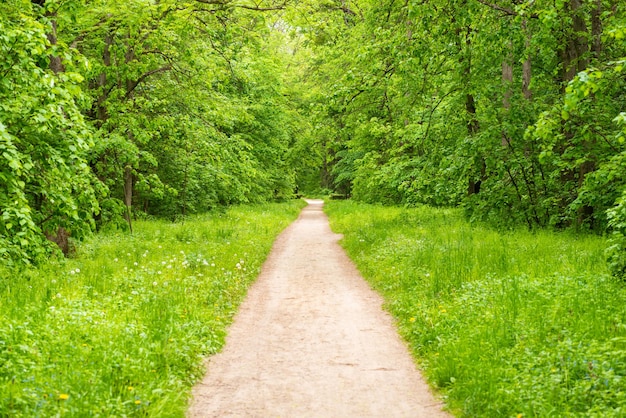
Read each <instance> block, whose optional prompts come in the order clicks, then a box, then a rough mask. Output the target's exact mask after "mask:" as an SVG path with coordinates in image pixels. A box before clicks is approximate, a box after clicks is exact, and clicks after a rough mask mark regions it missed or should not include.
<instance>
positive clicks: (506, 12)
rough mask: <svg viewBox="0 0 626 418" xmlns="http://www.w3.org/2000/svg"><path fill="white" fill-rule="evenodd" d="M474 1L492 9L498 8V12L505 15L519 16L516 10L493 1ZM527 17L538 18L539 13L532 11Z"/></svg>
mask: <svg viewBox="0 0 626 418" xmlns="http://www.w3.org/2000/svg"><path fill="white" fill-rule="evenodd" d="M476 1H477V2H479V3H480V4H484V5H485V6H488V7H491V8H492V9H493V10H498V11H500V12H503V13H504V14H505V15H507V16H519V13H518V12H516V11H515V10H512V9H509V8H506V7H503V6H499V5H497V4H495V3H489V2H488V1H487V0H476ZM529 17H530V18H531V19H538V18H539V15H538V14H537V13H533V14H531V15H529Z"/></svg>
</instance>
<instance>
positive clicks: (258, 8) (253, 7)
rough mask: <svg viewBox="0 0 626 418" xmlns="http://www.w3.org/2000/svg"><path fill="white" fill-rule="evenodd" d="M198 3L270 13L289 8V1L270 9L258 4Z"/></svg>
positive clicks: (212, 0)
mask: <svg viewBox="0 0 626 418" xmlns="http://www.w3.org/2000/svg"><path fill="white" fill-rule="evenodd" d="M196 1H197V2H198V3H202V4H212V5H216V6H224V7H227V6H231V7H237V8H239V9H246V10H254V11H257V12H269V11H272V10H283V9H284V8H285V7H286V6H287V0H284V1H283V2H282V3H281V4H277V5H275V6H269V7H261V6H260V5H258V4H255V5H247V4H233V2H232V0H196Z"/></svg>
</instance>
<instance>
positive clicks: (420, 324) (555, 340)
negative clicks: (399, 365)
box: [326, 202, 626, 417]
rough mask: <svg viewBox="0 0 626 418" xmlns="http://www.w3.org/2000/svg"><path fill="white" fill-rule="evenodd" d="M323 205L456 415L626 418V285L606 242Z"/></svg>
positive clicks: (426, 211)
mask: <svg viewBox="0 0 626 418" xmlns="http://www.w3.org/2000/svg"><path fill="white" fill-rule="evenodd" d="M326 209H327V212H328V214H329V215H330V218H331V224H332V227H333V229H334V230H335V231H336V232H340V233H343V234H345V238H344V239H343V241H342V243H343V245H344V247H345V248H346V249H347V250H348V252H349V254H350V256H351V257H352V258H353V259H354V260H355V262H356V263H357V265H358V267H359V269H360V270H361V272H362V273H363V275H364V276H365V277H366V278H367V279H368V280H369V281H370V283H371V284H372V286H373V287H374V288H375V289H376V290H378V291H379V292H380V293H381V294H382V295H383V296H384V298H385V300H386V301H387V302H386V304H387V308H388V309H389V310H390V311H391V312H392V314H393V315H394V316H395V317H396V318H397V320H398V325H399V328H400V331H401V333H402V334H403V336H404V337H405V338H406V339H407V340H408V342H409V344H410V347H411V348H412V350H413V352H414V354H415V355H416V357H417V358H418V361H419V363H420V365H421V366H422V367H423V369H424V371H425V374H426V376H427V377H428V379H429V380H430V382H431V383H432V384H434V385H435V386H436V387H438V388H440V390H441V391H442V393H443V394H444V396H446V398H447V401H448V402H449V404H450V406H451V407H452V408H453V410H455V411H458V412H459V414H460V415H462V416H484V417H515V416H518V414H523V416H524V417H533V416H535V417H547V416H598V417H600V416H602V417H607V416H616V417H617V416H624V415H626V380H625V377H626V289H624V287H623V284H620V283H618V282H617V281H616V280H614V279H611V278H610V277H609V276H608V272H607V267H606V263H605V261H604V249H605V247H606V242H605V241H604V240H603V239H601V238H598V237H593V236H576V235H572V234H569V233H552V232H546V231H539V232H528V231H510V232H497V231H494V230H492V229H488V228H484V227H481V226H472V225H470V224H468V223H467V222H466V221H465V220H464V219H463V217H462V215H461V214H460V212H459V211H457V210H442V209H432V208H429V207H418V208H414V209H403V208H389V207H379V206H371V205H365V204H357V203H353V202H330V203H329V204H328V205H327V208H326Z"/></svg>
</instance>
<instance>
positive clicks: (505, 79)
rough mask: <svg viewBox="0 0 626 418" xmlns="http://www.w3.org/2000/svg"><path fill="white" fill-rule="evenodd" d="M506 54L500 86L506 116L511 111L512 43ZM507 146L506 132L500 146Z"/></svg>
mask: <svg viewBox="0 0 626 418" xmlns="http://www.w3.org/2000/svg"><path fill="white" fill-rule="evenodd" d="M507 50H508V52H507V54H506V57H505V58H504V60H503V61H502V85H503V88H504V95H503V97H502V107H504V110H505V113H506V114H507V115H508V113H509V110H511V97H512V96H513V43H512V42H509V44H508V46H507ZM508 145H509V136H508V134H507V132H506V131H504V130H503V131H502V146H503V147H505V148H506V147H507V146H508Z"/></svg>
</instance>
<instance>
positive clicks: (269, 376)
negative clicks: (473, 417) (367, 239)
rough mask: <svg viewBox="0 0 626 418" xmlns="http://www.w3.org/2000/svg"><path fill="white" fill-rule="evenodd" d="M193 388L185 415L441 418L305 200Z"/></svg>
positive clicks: (385, 318)
mask: <svg viewBox="0 0 626 418" xmlns="http://www.w3.org/2000/svg"><path fill="white" fill-rule="evenodd" d="M308 202H309V205H308V206H307V207H306V208H305V209H304V210H303V211H302V213H301V214H300V217H299V218H298V219H297V220H296V221H295V222H294V223H293V224H291V225H290V226H289V227H288V228H287V229H286V230H285V231H284V232H283V233H282V234H281V235H280V236H279V238H278V239H277V241H276V243H275V244H274V247H273V249H272V252H271V254H270V256H269V258H268V260H267V261H266V263H265V264H264V265H263V269H262V272H261V275H260V276H259V278H258V280H257V281H256V282H255V283H254V284H253V285H252V287H251V288H250V290H249V292H248V295H247V297H246V299H245V301H244V302H243V304H242V305H241V308H240V310H239V312H238V314H237V316H236V317H235V321H234V323H233V324H232V325H231V327H230V328H229V332H228V337H227V339H226V345H225V347H224V349H223V351H222V352H221V353H219V354H217V355H215V356H213V357H211V358H210V360H209V363H208V372H207V375H206V376H205V378H204V380H203V381H202V382H201V383H200V384H198V385H197V386H196V388H195V389H194V391H193V400H192V404H191V407H190V409H189V411H188V415H189V416H190V417H447V416H449V415H447V414H446V413H444V412H442V411H441V404H440V403H439V402H438V401H437V400H436V399H435V398H434V397H433V396H432V394H431V393H430V391H429V389H428V387H427V386H426V384H425V383H424V381H423V380H422V378H421V376H420V374H419V372H418V371H417V370H416V368H415V365H414V364H413V361H412V360H411V357H410V355H409V352H408V349H407V347H406V345H405V344H404V343H403V342H402V341H401V339H400V337H399V336H398V334H397V332H396V329H395V328H394V325H393V320H392V319H391V317H390V316H389V315H388V314H387V313H385V312H384V311H383V310H382V308H381V305H382V300H381V298H380V297H379V296H378V295H377V294H376V293H375V292H373V291H372V290H371V289H370V287H369V285H368V284H367V283H366V282H365V281H364V280H363V278H362V277H361V276H360V274H359V272H358V271H357V270H356V268H355V267H354V265H353V264H352V262H351V261H350V260H349V259H348V257H347V255H346V254H345V252H344V250H343V249H342V248H341V247H340V246H339V244H338V243H337V241H338V240H339V238H340V236H339V235H337V234H334V233H333V232H332V231H331V230H330V227H329V225H328V219H327V217H326V215H325V214H324V213H323V212H322V201H315V200H310V201H308Z"/></svg>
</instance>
